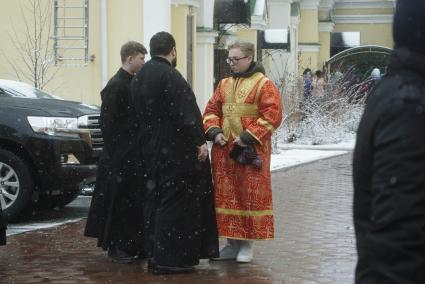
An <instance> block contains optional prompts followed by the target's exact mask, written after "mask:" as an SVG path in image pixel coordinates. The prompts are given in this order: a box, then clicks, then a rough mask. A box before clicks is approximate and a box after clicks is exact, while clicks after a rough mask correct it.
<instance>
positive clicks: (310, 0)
mask: <svg viewBox="0 0 425 284" xmlns="http://www.w3.org/2000/svg"><path fill="white" fill-rule="evenodd" d="M319 5H320V0H301V2H300V7H301V10H317V9H319Z"/></svg>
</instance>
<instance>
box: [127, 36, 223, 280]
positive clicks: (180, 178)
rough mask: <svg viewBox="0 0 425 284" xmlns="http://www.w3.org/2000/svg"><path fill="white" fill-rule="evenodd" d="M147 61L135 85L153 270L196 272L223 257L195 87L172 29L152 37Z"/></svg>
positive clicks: (157, 272) (151, 266)
mask: <svg viewBox="0 0 425 284" xmlns="http://www.w3.org/2000/svg"><path fill="white" fill-rule="evenodd" d="M149 47H150V54H151V56H152V59H151V60H150V61H148V62H147V63H146V64H145V66H144V67H143V68H142V70H141V71H140V72H139V73H138V74H137V76H136V77H135V79H134V80H133V83H132V86H131V92H132V97H133V102H134V107H135V109H136V112H137V114H138V115H139V118H140V120H139V135H138V137H139V141H138V148H139V149H140V156H139V159H140V161H141V164H142V167H141V168H142V170H143V175H144V176H145V177H146V178H145V188H146V191H145V200H146V203H145V210H144V212H145V214H144V216H145V225H146V226H145V232H146V234H147V236H146V237H147V238H146V248H147V250H148V253H149V256H150V257H151V260H150V263H149V264H150V265H149V268H151V269H152V273H153V274H171V273H189V272H193V271H194V266H195V265H197V264H199V259H202V258H211V257H217V256H218V236H217V225H216V219H215V210H214V195H213V187H212V178H211V166H210V162H209V159H208V147H207V144H206V140H205V135H204V132H203V128H202V115H201V113H200V111H199V108H198V105H197V103H196V98H195V94H194V93H193V91H192V89H191V87H190V86H189V84H188V83H187V82H186V80H185V79H184V78H183V77H182V75H181V74H180V73H179V72H178V71H177V70H176V69H175V67H176V65H177V49H176V42H175V40H174V38H173V36H172V35H171V34H169V33H167V32H159V33H157V34H155V35H154V36H153V37H152V38H151V40H150V46H149Z"/></svg>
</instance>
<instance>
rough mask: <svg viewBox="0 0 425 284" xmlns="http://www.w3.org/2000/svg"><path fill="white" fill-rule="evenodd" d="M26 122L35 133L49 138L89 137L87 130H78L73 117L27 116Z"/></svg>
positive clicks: (76, 121) (76, 122)
mask: <svg viewBox="0 0 425 284" xmlns="http://www.w3.org/2000/svg"><path fill="white" fill-rule="evenodd" d="M28 122H29V124H30V125H31V127H32V129H33V130H34V131H35V132H39V133H44V134H47V135H51V136H66V137H76V138H78V137H82V136H84V137H85V136H87V134H88V135H89V136H90V134H89V133H88V132H89V131H88V130H87V129H79V128H78V119H77V118H74V117H43V116H28Z"/></svg>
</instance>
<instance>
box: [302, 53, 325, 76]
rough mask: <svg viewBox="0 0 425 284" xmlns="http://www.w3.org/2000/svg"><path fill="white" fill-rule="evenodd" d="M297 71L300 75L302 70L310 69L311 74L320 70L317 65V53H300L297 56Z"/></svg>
mask: <svg viewBox="0 0 425 284" xmlns="http://www.w3.org/2000/svg"><path fill="white" fill-rule="evenodd" d="M298 62H299V64H298V70H299V73H300V74H302V72H304V69H306V68H310V69H311V70H312V71H313V72H315V71H316V70H318V69H321V66H320V64H319V54H318V53H317V52H300V53H299V55H298Z"/></svg>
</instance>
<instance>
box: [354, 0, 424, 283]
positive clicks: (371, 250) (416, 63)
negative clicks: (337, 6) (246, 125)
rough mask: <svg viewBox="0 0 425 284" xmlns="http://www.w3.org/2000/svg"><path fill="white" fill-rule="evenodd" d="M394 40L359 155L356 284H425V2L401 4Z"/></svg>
mask: <svg viewBox="0 0 425 284" xmlns="http://www.w3.org/2000/svg"><path fill="white" fill-rule="evenodd" d="M393 36H394V42H395V48H394V52H393V54H392V57H391V60H390V62H389V66H388V71H387V74H386V75H385V76H384V78H382V79H381V80H380V82H379V83H378V84H377V86H376V87H375V89H374V90H373V91H372V93H371V95H370V97H369V98H368V101H367V105H366V110H365V112H364V114H363V118H362V120H361V122H360V126H359V129H358V133H357V143H356V147H355V152H354V161H353V178H354V224H355V230H356V238H357V252H358V263H357V269H356V283H417V284H419V283H425V174H424V171H425V1H423V0H398V1H397V6H396V13H395V16H394V23H393Z"/></svg>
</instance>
